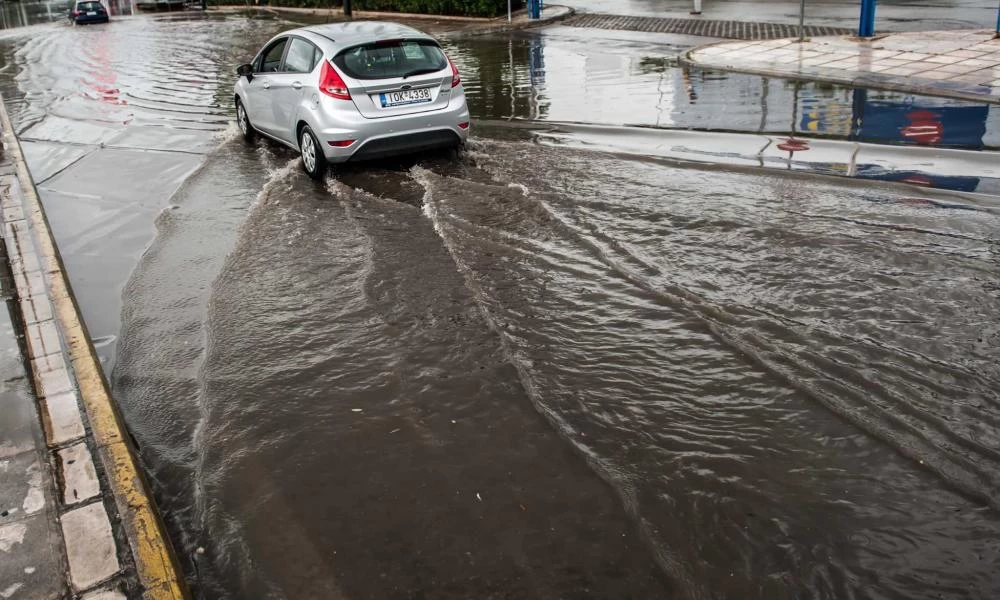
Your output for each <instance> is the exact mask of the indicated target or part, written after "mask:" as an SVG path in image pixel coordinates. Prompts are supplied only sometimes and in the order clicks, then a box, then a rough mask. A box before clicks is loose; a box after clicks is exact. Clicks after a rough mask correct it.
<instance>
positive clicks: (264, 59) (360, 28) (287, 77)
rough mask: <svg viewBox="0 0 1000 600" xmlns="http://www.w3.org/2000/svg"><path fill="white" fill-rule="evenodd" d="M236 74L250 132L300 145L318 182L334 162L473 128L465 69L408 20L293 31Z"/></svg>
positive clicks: (449, 142) (446, 141)
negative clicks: (461, 70) (462, 73)
mask: <svg viewBox="0 0 1000 600" xmlns="http://www.w3.org/2000/svg"><path fill="white" fill-rule="evenodd" d="M236 72H237V74H238V75H239V79H238V80H237V81H236V87H235V97H234V100H235V102H236V119H237V123H238V125H239V127H240V131H241V132H242V134H243V136H244V138H245V139H247V140H248V141H252V140H253V139H254V137H255V135H256V134H257V133H260V134H263V135H264V136H267V137H269V138H271V139H274V140H276V141H278V142H280V143H282V144H285V145H286V146H289V147H290V148H293V149H295V150H297V151H298V152H300V153H301V155H302V166H303V168H304V169H305V171H306V172H307V173H308V174H309V175H310V176H311V177H313V178H315V179H320V178H322V177H323V176H324V175H325V173H326V169H327V165H328V164H329V163H342V162H346V161H355V160H364V159H372V158H381V157H385V156H392V155H396V154H408V153H416V152H422V151H426V150H433V149H438V148H448V147H456V146H459V145H461V144H463V143H464V142H465V141H466V139H467V138H468V135H469V109H468V106H467V105H466V102H465V91H464V89H463V87H462V79H461V77H460V76H459V73H458V69H457V68H456V67H455V64H454V63H453V62H451V59H449V58H448V57H447V56H446V55H445V53H444V50H442V49H441V46H440V45H439V44H438V43H437V41H435V40H434V38H432V37H430V36H429V35H427V34H425V33H423V32H421V31H418V30H416V29H413V28H412V27H407V26H405V25H400V24H397V23H388V22H364V21H361V22H349V23H334V24H327V25H316V26H311V27H304V28H301V29H294V30H291V31H287V32H285V33H282V34H279V35H277V36H275V37H274V38H273V39H271V41H269V42H268V43H267V44H265V45H264V47H263V48H262V49H261V51H260V52H259V53H258V54H257V56H256V57H255V58H254V60H253V62H251V63H248V64H244V65H241V66H240V67H239V68H238V69H237V71H236Z"/></svg>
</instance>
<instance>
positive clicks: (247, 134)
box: [236, 98, 257, 142]
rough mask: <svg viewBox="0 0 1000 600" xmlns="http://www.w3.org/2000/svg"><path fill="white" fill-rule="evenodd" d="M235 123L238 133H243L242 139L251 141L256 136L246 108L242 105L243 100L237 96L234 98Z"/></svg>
mask: <svg viewBox="0 0 1000 600" xmlns="http://www.w3.org/2000/svg"><path fill="white" fill-rule="evenodd" d="M236 124H237V125H238V126H239V128H240V133H241V134H243V139H244V140H246V141H248V142H252V141H254V139H255V138H256V137H257V132H256V131H255V130H254V128H253V125H251V124H250V117H249V116H248V115H247V109H246V108H244V107H243V102H242V101H241V100H240V99H239V98H237V99H236Z"/></svg>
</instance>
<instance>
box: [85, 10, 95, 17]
mask: <svg viewBox="0 0 1000 600" xmlns="http://www.w3.org/2000/svg"><path fill="white" fill-rule="evenodd" d="M87 16H88V17H94V16H97V11H96V10H88V11H87Z"/></svg>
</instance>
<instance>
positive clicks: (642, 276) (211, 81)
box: [0, 15, 1000, 598]
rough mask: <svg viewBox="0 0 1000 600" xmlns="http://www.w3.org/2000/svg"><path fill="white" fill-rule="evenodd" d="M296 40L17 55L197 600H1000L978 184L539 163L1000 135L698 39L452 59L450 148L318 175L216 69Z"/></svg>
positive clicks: (125, 400) (63, 47)
mask: <svg viewBox="0 0 1000 600" xmlns="http://www.w3.org/2000/svg"><path fill="white" fill-rule="evenodd" d="M287 27H289V24H288V23H283V22H280V21H275V20H273V19H271V20H269V19H253V20H248V19H245V18H242V17H236V16H232V17H213V18H201V17H197V16H195V17H192V16H184V15H181V16H166V17H159V18H144V17H139V18H123V19H120V20H118V21H116V22H113V23H111V24H110V25H109V26H96V27H88V28H69V27H67V26H65V25H63V24H61V23H60V24H56V25H49V26H42V27H36V28H34V29H32V30H31V31H30V32H25V33H20V34H19V33H18V32H17V31H16V30H15V31H11V32H7V33H6V34H5V35H4V37H2V38H0V59H2V61H3V65H2V66H0V88H2V91H3V93H4V96H5V98H6V99H7V102H8V103H9V106H10V108H11V111H12V112H13V113H14V116H15V120H16V122H17V125H18V127H19V130H20V135H21V138H22V140H23V141H24V146H25V149H26V152H27V154H28V157H29V162H30V164H31V168H32V171H33V174H34V175H35V178H36V180H37V182H38V186H39V190H40V192H41V195H42V197H43V201H44V202H45V205H46V210H47V212H48V215H49V218H50V220H51V221H52V226H53V229H54V231H55V233H56V235H57V237H58V239H59V243H60V248H61V250H62V253H63V256H64V258H65V259H66V262H67V268H68V271H69V273H70V277H71V279H72V281H73V285H74V288H75V290H76V292H77V295H78V299H79V301H80V304H81V307H82V309H83V312H84V316H85V318H86V320H87V324H88V327H89V328H90V330H91V332H92V333H93V334H94V336H95V338H97V340H96V341H97V342H98V345H99V349H100V351H101V355H102V358H103V360H104V361H105V368H106V373H107V375H108V377H109V379H110V381H111V383H112V384H113V387H114V392H115V395H116V398H117V399H118V400H119V402H120V403H121V404H122V408H123V411H124V413H125V416H126V419H127V421H128V424H129V427H130V429H131V431H132V433H133V435H134V437H135V439H136V440H137V443H138V445H139V448H140V452H141V455H142V459H143V461H144V463H145V464H146V466H147V468H148V470H149V473H150V475H151V480H152V482H153V485H154V488H155V489H156V494H157V499H158V502H159V504H160V506H161V508H162V509H163V512H164V517H165V519H166V522H167V524H168V527H169V529H170V531H171V534H172V536H173V538H174V542H175V545H176V547H177V549H178V551H179V553H180V554H181V557H182V562H184V566H185V569H186V573H187V574H188V577H189V580H190V581H191V583H192V586H193V588H194V589H195V592H196V595H197V596H198V597H204V598H312V597H330V598H337V597H343V598H469V597H476V598H584V597H593V598H664V597H677V598H805V597H808V598H843V597H858V598H939V597H947V598H992V597H995V596H996V595H997V593H998V592H1000V580H998V579H997V576H996V573H997V572H998V567H1000V544H998V542H997V540H998V539H1000V518H998V513H997V508H998V504H997V501H996V490H997V487H998V485H1000V464H998V461H1000V435H998V429H997V428H998V425H1000V423H998V422H997V420H996V418H995V412H996V407H997V406H998V404H1000V397H998V396H997V391H996V390H997V389H998V388H1000V386H998V383H1000V372H998V369H997V366H996V365H997V364H998V362H997V359H998V358H1000V356H998V348H1000V329H998V328H997V326H996V314H997V309H998V306H997V304H998V300H997V298H998V294H997V291H998V283H997V281H998V280H997V273H998V271H997V267H998V259H1000V253H998V237H997V231H998V220H997V219H998V210H997V209H996V207H997V203H996V202H995V200H994V199H992V196H990V195H989V194H985V193H984V190H988V189H992V188H987V187H984V185H985V184H984V181H983V180H982V179H981V178H975V177H964V178H962V177H951V178H943V177H938V178H936V179H935V178H933V177H929V178H928V179H927V180H926V181H923V180H922V181H921V182H920V183H922V184H923V185H931V186H936V187H940V188H946V189H949V190H952V191H948V192H944V191H938V190H934V189H926V188H920V187H915V186H913V185H900V184H897V183H892V180H893V177H891V176H883V177H877V178H876V179H883V180H884V181H868V182H861V183H859V182H856V181H851V180H847V179H837V178H827V177H817V176H811V175H808V174H805V175H803V174H796V173H781V172H776V171H764V170H759V169H747V168H736V167H732V166H710V165H701V166H696V165H692V164H685V163H680V162H675V161H669V160H657V159H649V158H640V157H636V156H632V155H623V154H620V153H617V152H614V151H613V150H611V149H608V148H605V147H591V148H588V147H587V144H586V143H582V144H570V143H560V142H559V141H558V140H557V141H555V142H553V141H552V140H551V139H548V140H544V139H543V138H541V137H539V136H538V135H537V133H536V129H537V128H539V127H541V128H542V129H544V124H546V123H548V124H553V123H560V124H598V125H609V126H611V125H613V126H618V127H620V126H627V127H622V128H621V129H616V130H615V132H617V133H615V134H614V135H618V136H623V137H626V138H627V137H628V136H629V135H630V134H629V130H630V129H631V130H633V131H635V132H637V133H635V135H639V133H638V132H643V134H645V132H647V131H648V130H649V129H648V128H668V129H671V130H673V131H678V130H689V129H690V130H696V131H704V130H712V131H724V132H730V133H733V134H734V135H735V134H738V135H744V134H745V135H761V134H768V135H788V134H791V133H798V134H800V135H808V136H810V137H811V138H814V139H818V140H827V141H831V142H839V141H851V140H854V141H864V142H866V143H867V142H871V143H877V144H896V145H899V144H903V143H905V140H904V139H903V138H902V137H900V136H899V127H896V128H893V127H886V128H884V130H883V129H874V130H873V129H872V128H870V127H869V128H868V129H867V130H858V129H857V127H856V118H855V117H856V114H855V111H856V110H859V106H861V107H862V108H865V109H866V110H868V111H869V112H868V114H869V115H870V114H872V111H884V112H883V113H880V114H883V115H885V116H884V117H883V119H885V120H886V121H889V120H891V119H892V118H893V115H894V114H896V113H900V114H903V115H906V114H911V113H913V112H914V110H915V109H914V107H917V108H928V107H930V108H932V109H933V110H937V111H939V112H940V113H941V114H944V115H946V118H947V119H949V120H948V121H947V123H946V124H947V125H948V132H949V134H950V135H951V136H952V137H948V138H947V139H944V140H942V142H941V143H942V144H943V145H945V146H950V147H952V148H964V149H968V150H973V151H977V152H990V151H991V150H992V149H994V148H996V147H997V146H998V145H1000V144H998V141H997V140H998V137H997V127H996V125H995V123H996V116H995V110H993V108H995V107H982V106H977V105H974V104H969V103H958V102H950V101H941V100H932V99H922V98H914V97H906V96H900V95H892V94H881V93H877V92H871V93H870V95H865V96H864V97H859V95H858V94H856V93H855V92H854V91H852V90H843V89H839V88H830V87H818V86H802V85H793V84H789V83H787V82H781V81H776V80H763V79H760V78H755V77H750V76H737V75H726V74H719V73H705V72H700V71H690V70H688V71H685V70H683V69H681V68H679V67H678V66H677V64H676V60H675V58H676V55H677V54H678V53H679V52H680V51H682V50H683V48H684V47H685V40H682V39H678V38H670V37H669V36H643V35H634V34H626V33H623V32H617V33H616V32H601V33H600V34H597V33H596V32H590V31H580V30H570V29H567V28H560V27H553V28H547V29H545V30H542V31H541V32H532V33H522V34H515V35H511V36H486V37H482V38H469V39H462V40H455V41H452V42H447V43H446V46H447V50H448V52H449V54H451V55H452V56H453V58H454V59H455V61H456V63H458V64H459V66H460V68H461V69H462V72H463V79H464V80H465V82H466V83H465V85H466V90H467V94H468V95H469V101H470V106H471V107H472V111H473V113H474V116H475V117H476V119H477V123H476V125H477V127H476V133H475V134H474V137H473V139H472V141H471V142H470V144H469V147H468V148H467V149H466V150H465V151H464V152H462V153H461V154H460V155H458V156H452V155H449V154H447V153H444V154H440V155H433V156H426V157H421V158H419V159H417V158H410V159H400V160H396V161H388V162H380V163H375V164H367V165H360V166H355V167H350V168H344V169H341V170H340V171H338V172H337V173H336V174H335V176H333V177H331V178H329V179H328V180H327V181H326V182H322V183H315V182H312V181H311V180H309V179H308V178H306V177H305V176H303V174H302V173H301V172H300V171H299V167H298V165H297V161H296V158H295V156H294V155H293V154H292V153H291V152H290V151H288V150H286V149H283V148H280V147H277V146H274V145H272V144H268V143H265V142H260V143H258V144H256V145H253V146H246V145H245V144H244V143H243V142H242V141H241V140H240V139H238V136H237V133H236V130H235V128H234V127H233V125H232V124H231V119H232V114H231V112H232V109H231V106H230V103H229V101H228V98H229V95H230V90H231V85H232V81H233V75H232V74H231V70H232V69H231V67H232V65H234V64H238V63H240V62H243V60H242V59H244V58H245V57H246V56H250V55H252V54H253V52H254V51H255V50H256V48H257V47H258V46H259V45H260V44H261V43H262V42H263V41H265V40H266V39H267V38H268V37H270V36H271V35H273V34H274V33H275V32H277V31H280V30H281V29H284V28H287ZM595 40H598V41H599V42H600V43H599V44H595V43H594V42H595ZM80 64H82V65H84V67H83V68H77V69H76V71H75V73H76V76H74V77H66V76H65V73H66V72H67V70H68V69H69V68H70V66H71V65H80ZM151 64H152V65H157V68H150V65H151ZM859 102H860V103H861V104H860V105H859ZM897 109H898V110H897ZM893 111H895V112H893ZM852 123H853V124H852ZM539 124H542V125H541V126H540V125H539ZM904 124H905V120H904ZM567 131H570V132H572V128H571V127H570V128H568V129H567ZM581 139H582V138H581ZM543 142H544V143H543ZM724 150H725V149H724ZM973 180H974V181H973ZM956 190H957V191H956ZM198 547H203V548H205V553H204V554H202V555H199V554H196V553H195V552H194V550H195V549H196V548H198Z"/></svg>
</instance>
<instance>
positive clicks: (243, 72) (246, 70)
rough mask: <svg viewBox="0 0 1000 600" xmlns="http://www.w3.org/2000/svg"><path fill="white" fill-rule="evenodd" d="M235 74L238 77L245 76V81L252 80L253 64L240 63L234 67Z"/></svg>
mask: <svg viewBox="0 0 1000 600" xmlns="http://www.w3.org/2000/svg"><path fill="white" fill-rule="evenodd" d="M236 74H237V75H239V76H240V77H246V78H247V81H253V66H251V65H249V64H245V65H240V66H238V67H236Z"/></svg>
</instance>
